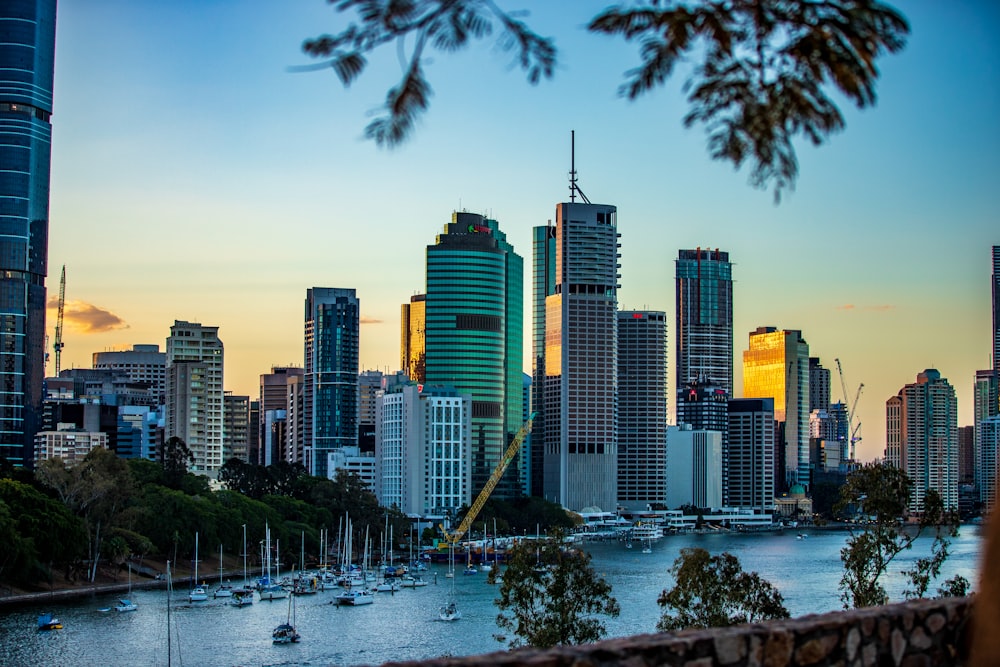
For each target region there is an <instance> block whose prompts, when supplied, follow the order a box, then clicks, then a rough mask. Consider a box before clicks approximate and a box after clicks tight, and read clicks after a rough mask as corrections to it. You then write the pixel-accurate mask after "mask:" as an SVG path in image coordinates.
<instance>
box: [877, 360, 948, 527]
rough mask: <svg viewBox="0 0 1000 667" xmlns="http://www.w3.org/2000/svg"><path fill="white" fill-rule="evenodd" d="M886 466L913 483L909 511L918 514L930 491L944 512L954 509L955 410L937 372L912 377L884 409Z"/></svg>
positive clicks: (929, 371)
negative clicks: (901, 472)
mask: <svg viewBox="0 0 1000 667" xmlns="http://www.w3.org/2000/svg"><path fill="white" fill-rule="evenodd" d="M885 423H886V434H885V460H886V462H887V463H889V464H891V465H894V466H896V467H897V468H900V469H901V470H903V472H905V473H906V474H907V475H909V477H910V479H911V480H912V481H913V495H912V496H911V498H910V511H912V512H921V511H923V508H924V496H925V495H926V494H927V491H928V490H929V489H934V490H935V491H937V492H938V494H939V495H940V496H941V500H942V501H944V506H945V508H956V509H957V508H958V404H957V401H956V399H955V389H954V387H952V386H951V384H950V383H949V382H948V380H946V379H944V378H942V377H941V373H939V372H938V371H937V370H936V369H933V368H929V369H927V370H925V371H924V372H922V373H919V374H918V375H917V381H916V382H914V383H911V384H907V385H904V386H903V388H902V389H900V390H899V393H898V394H897V395H896V396H893V397H891V398H890V399H889V400H887V401H886V403H885Z"/></svg>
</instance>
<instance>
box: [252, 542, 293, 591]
mask: <svg viewBox="0 0 1000 667" xmlns="http://www.w3.org/2000/svg"><path fill="white" fill-rule="evenodd" d="M264 534H265V540H266V541H267V554H266V555H265V557H264V562H265V564H266V567H267V574H265V575H264V576H263V577H261V580H260V585H259V586H258V592H259V593H260V599H261V600H284V599H285V598H286V597H288V591H286V590H285V589H284V588H282V587H281V584H279V583H277V582H275V581H274V580H273V579H271V528H270V527H269V526H268V525H267V524H264ZM275 560H277V558H275Z"/></svg>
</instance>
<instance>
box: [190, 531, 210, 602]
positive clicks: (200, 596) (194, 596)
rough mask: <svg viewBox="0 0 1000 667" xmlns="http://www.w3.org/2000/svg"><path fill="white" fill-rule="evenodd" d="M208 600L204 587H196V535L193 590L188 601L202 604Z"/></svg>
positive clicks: (196, 541) (196, 542) (196, 534)
mask: <svg viewBox="0 0 1000 667" xmlns="http://www.w3.org/2000/svg"><path fill="white" fill-rule="evenodd" d="M207 599H208V593H206V592H205V587H204V586H199V585H198V533H195V534H194V588H192V589H191V592H190V593H188V601H190V602H204V601H205V600H207Z"/></svg>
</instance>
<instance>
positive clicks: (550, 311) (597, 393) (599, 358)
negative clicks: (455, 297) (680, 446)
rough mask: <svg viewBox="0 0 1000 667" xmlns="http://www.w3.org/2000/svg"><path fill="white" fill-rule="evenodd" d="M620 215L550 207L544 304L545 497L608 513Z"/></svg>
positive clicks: (579, 206) (614, 482)
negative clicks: (551, 280)
mask: <svg viewBox="0 0 1000 667" xmlns="http://www.w3.org/2000/svg"><path fill="white" fill-rule="evenodd" d="M617 217H618V210H617V209H616V208H615V207H614V206H611V205H607V204H591V203H578V202H576V201H571V202H569V203H562V204H559V205H558V206H556V238H555V287H554V290H553V293H552V294H550V295H549V296H547V297H546V299H545V403H544V421H545V464H544V466H545V471H544V475H545V480H544V482H545V484H544V486H545V488H544V491H545V498H546V499H547V500H551V501H555V502H559V503H561V504H562V505H563V506H564V507H568V508H570V509H573V510H582V509H584V508H588V507H599V508H600V509H601V510H604V511H614V508H615V505H616V502H617V499H618V492H617V486H618V414H617V413H618V410H617V400H618V335H617V320H618V280H619V277H620V276H619V274H618V268H619V264H618V259H619V253H618V246H619V243H618V238H619V234H618V220H617Z"/></svg>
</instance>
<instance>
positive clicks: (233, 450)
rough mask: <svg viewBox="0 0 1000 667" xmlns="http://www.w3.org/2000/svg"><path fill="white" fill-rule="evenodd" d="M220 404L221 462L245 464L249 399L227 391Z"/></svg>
mask: <svg viewBox="0 0 1000 667" xmlns="http://www.w3.org/2000/svg"><path fill="white" fill-rule="evenodd" d="M222 403H223V410H222V414H223V419H224V421H223V425H222V462H223V463H225V462H226V461H228V460H229V459H234V458H235V459H239V460H240V461H242V462H243V463H246V462H247V453H248V450H249V449H250V397H249V396H235V395H233V392H231V391H227V392H225V393H224V394H223V397H222Z"/></svg>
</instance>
